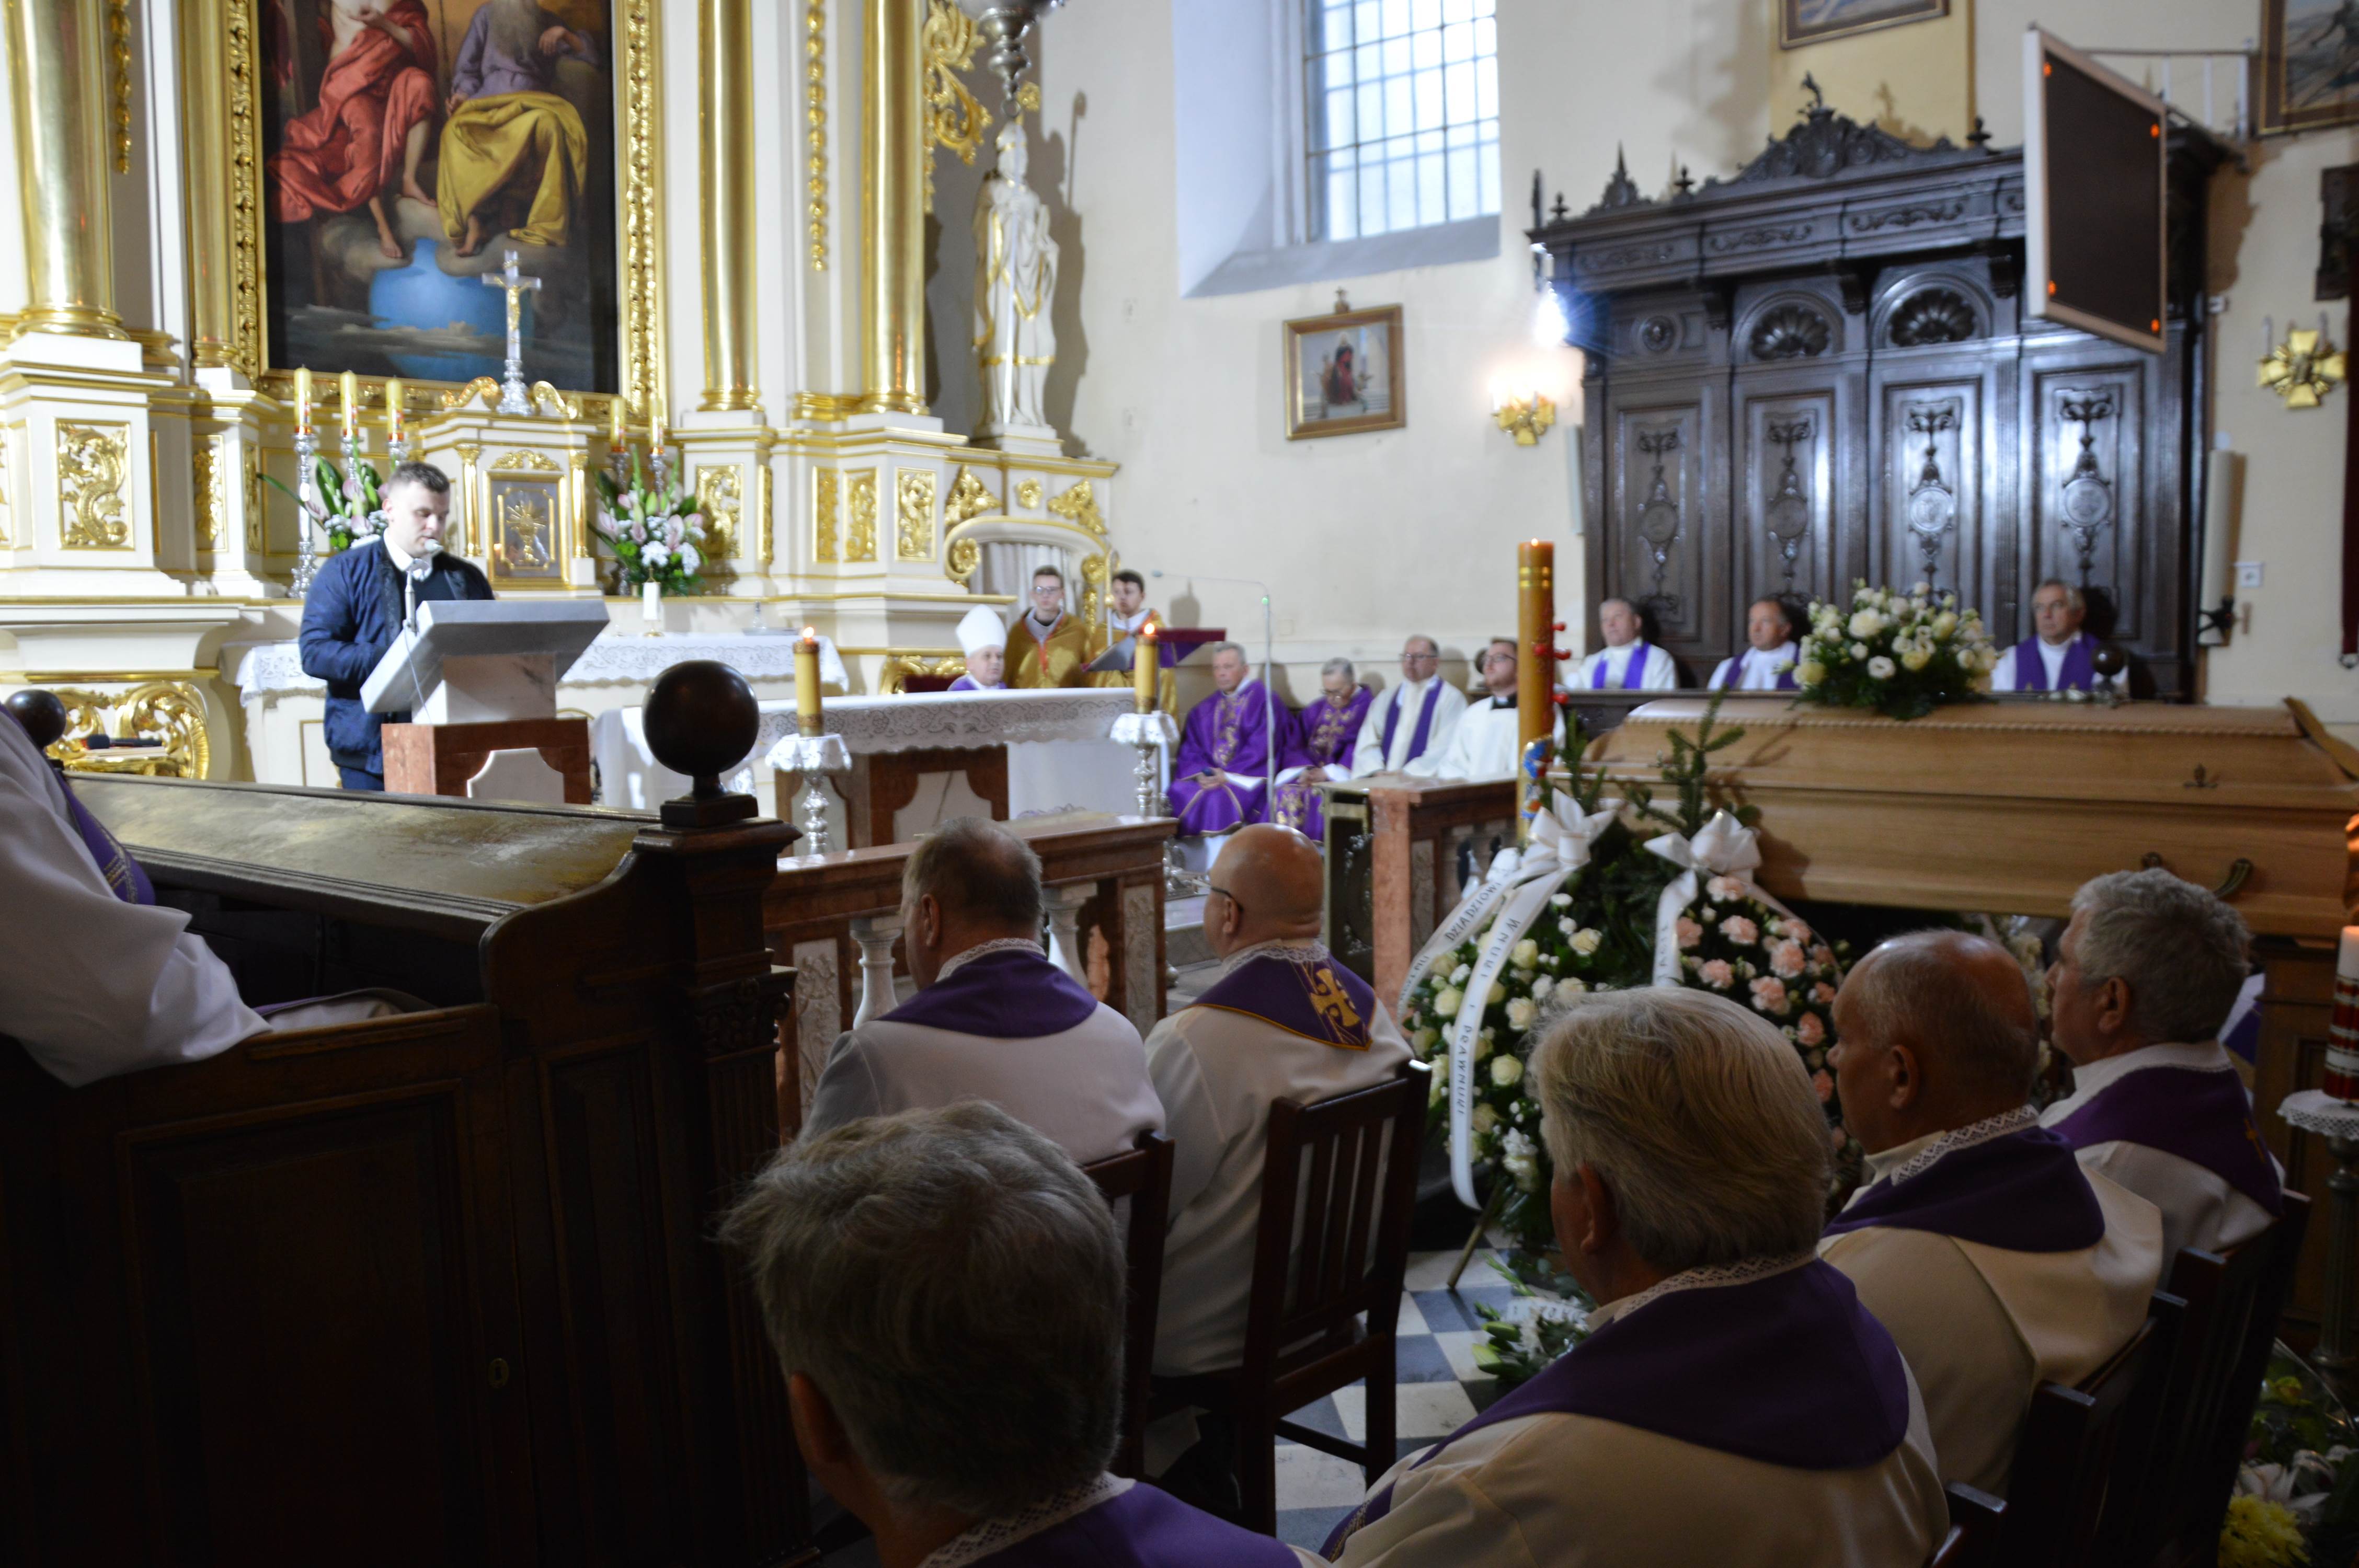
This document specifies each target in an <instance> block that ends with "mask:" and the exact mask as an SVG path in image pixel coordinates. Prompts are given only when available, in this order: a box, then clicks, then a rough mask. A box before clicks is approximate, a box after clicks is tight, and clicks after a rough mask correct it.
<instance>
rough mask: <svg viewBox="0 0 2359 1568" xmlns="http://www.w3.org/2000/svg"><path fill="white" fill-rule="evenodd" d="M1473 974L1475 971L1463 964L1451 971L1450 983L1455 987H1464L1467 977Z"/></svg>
mask: <svg viewBox="0 0 2359 1568" xmlns="http://www.w3.org/2000/svg"><path fill="white" fill-rule="evenodd" d="M1473 972H1474V971H1473V969H1472V968H1468V967H1467V966H1466V965H1464V964H1461V965H1459V966H1458V967H1457V968H1454V969H1452V970H1451V971H1450V983H1451V985H1453V986H1462V985H1464V984H1465V983H1466V977H1467V976H1469V975H1471V974H1473Z"/></svg>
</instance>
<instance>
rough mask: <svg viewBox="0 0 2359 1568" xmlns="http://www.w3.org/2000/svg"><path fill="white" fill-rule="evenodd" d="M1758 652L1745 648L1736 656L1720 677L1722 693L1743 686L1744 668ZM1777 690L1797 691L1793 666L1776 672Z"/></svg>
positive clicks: (1755, 649)
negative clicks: (1724, 673)
mask: <svg viewBox="0 0 2359 1568" xmlns="http://www.w3.org/2000/svg"><path fill="white" fill-rule="evenodd" d="M1759 652H1760V650H1759V649H1757V648H1747V649H1745V652H1743V653H1741V654H1737V655H1736V662H1735V663H1734V664H1733V665H1729V666H1728V673H1727V674H1726V675H1724V676H1721V677H1720V689H1721V690H1723V691H1734V690H1735V689H1736V688H1737V687H1739V686H1741V685H1743V684H1744V681H1745V665H1749V664H1751V663H1752V662H1753V655H1754V654H1756V653H1759ZM1798 689H1799V687H1797V686H1796V684H1795V681H1794V666H1793V665H1787V666H1786V667H1785V668H1784V669H1782V670H1779V671H1778V672H1777V690H1779V691H1794V690H1798Z"/></svg>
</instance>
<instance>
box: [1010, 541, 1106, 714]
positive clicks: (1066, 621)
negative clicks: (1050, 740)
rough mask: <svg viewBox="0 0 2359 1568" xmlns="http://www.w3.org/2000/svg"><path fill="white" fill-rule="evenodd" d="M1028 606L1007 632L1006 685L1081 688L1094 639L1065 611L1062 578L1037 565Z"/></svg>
mask: <svg viewBox="0 0 2359 1568" xmlns="http://www.w3.org/2000/svg"><path fill="white" fill-rule="evenodd" d="M1031 599H1032V607H1031V608H1030V609H1028V610H1027V611H1025V612H1024V613H1023V614H1021V615H1019V616H1017V617H1016V624H1014V625H1013V626H1010V627H1009V628H1008V629H1007V684H1008V685H1009V686H1011V687H1016V688H1017V689H1018V690H1027V689H1030V688H1033V687H1061V686H1082V685H1086V684H1087V682H1088V676H1087V674H1086V673H1085V672H1086V671H1087V669H1088V666H1089V663H1090V660H1091V659H1093V658H1094V657H1095V656H1096V640H1095V639H1094V638H1093V637H1092V636H1091V635H1090V629H1089V628H1088V627H1086V626H1084V625H1082V623H1081V622H1079V621H1077V620H1075V619H1074V618H1073V617H1072V616H1070V615H1068V614H1066V613H1065V574H1064V573H1062V572H1060V571H1059V570H1058V569H1057V568H1054V567H1042V568H1040V569H1039V570H1038V571H1036V572H1034V573H1033V574H1032V594H1031Z"/></svg>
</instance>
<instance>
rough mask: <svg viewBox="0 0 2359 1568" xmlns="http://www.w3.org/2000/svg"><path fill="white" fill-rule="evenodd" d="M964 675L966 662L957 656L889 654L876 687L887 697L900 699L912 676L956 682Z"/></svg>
mask: <svg viewBox="0 0 2359 1568" xmlns="http://www.w3.org/2000/svg"><path fill="white" fill-rule="evenodd" d="M964 674H966V660H965V659H964V658H962V656H960V655H959V654H951V655H950V656H949V657H947V658H929V657H927V656H926V655H925V654H886V656H885V668H884V669H883V671H882V672H881V673H880V674H879V675H878V676H877V681H876V687H877V689H878V690H879V691H880V692H882V693H883V694H884V695H885V696H886V697H898V696H900V695H901V693H903V692H905V691H907V690H908V689H909V677H910V676H920V677H925V678H932V679H947V680H956V679H958V677H959V676H962V675H964Z"/></svg>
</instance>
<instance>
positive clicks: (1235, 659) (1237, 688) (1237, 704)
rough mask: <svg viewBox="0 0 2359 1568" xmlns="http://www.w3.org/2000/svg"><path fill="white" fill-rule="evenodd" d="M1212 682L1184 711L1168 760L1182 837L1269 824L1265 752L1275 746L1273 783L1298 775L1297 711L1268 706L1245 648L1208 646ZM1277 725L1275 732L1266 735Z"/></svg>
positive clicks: (1174, 812)
mask: <svg viewBox="0 0 2359 1568" xmlns="http://www.w3.org/2000/svg"><path fill="white" fill-rule="evenodd" d="M1211 658H1212V684H1213V685H1214V686H1215V687H1218V688H1219V689H1218V690H1216V691H1214V692H1213V693H1212V696H1210V697H1206V698H1205V699H1204V700H1203V701H1201V702H1200V703H1198V704H1197V705H1196V706H1195V707H1194V708H1190V710H1189V712H1188V723H1187V727H1186V728H1185V729H1183V730H1181V731H1180V752H1179V755H1177V756H1176V757H1174V758H1173V759H1172V762H1171V815H1173V816H1177V817H1178V818H1179V819H1180V832H1182V833H1226V832H1228V831H1229V830H1230V829H1232V828H1234V827H1240V826H1242V825H1243V824H1245V823H1248V822H1266V821H1267V820H1268V819H1269V779H1268V777H1267V774H1266V768H1267V766H1268V763H1269V757H1270V747H1271V745H1272V744H1273V743H1274V744H1275V745H1276V746H1277V770H1278V771H1277V782H1278V783H1279V784H1286V783H1288V781H1290V780H1292V779H1293V778H1294V777H1296V776H1297V775H1298V774H1299V773H1300V772H1301V771H1302V763H1303V758H1302V756H1301V754H1300V751H1299V746H1298V745H1297V743H1296V740H1295V733H1294V710H1293V709H1292V708H1288V707H1287V706H1286V704H1284V703H1282V702H1270V701H1267V700H1266V698H1265V697H1264V695H1263V687H1262V683H1261V682H1259V681H1257V680H1255V679H1253V678H1252V670H1251V668H1250V666H1249V665H1246V663H1245V649H1244V648H1242V647H1240V646H1238V645H1237V644H1236V643H1214V644H1212V654H1211ZM1273 722H1275V724H1276V727H1277V734H1276V736H1275V737H1273V736H1272V735H1271V733H1270V730H1271V725H1272V723H1273Z"/></svg>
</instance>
